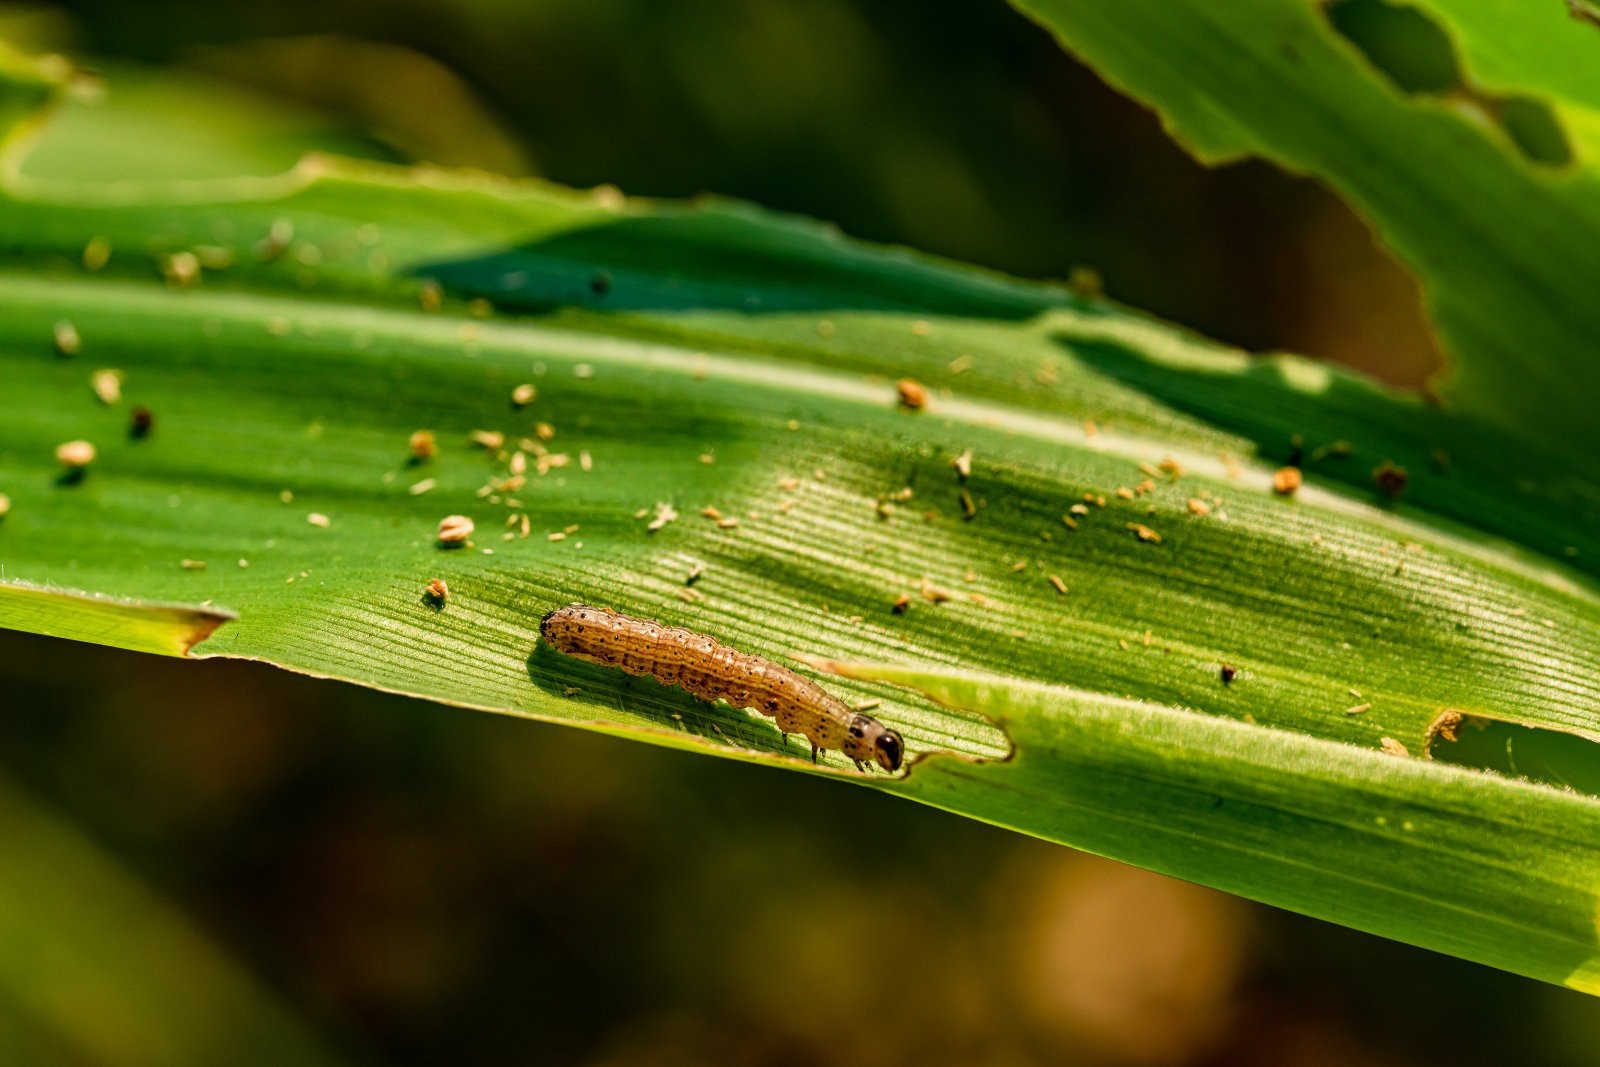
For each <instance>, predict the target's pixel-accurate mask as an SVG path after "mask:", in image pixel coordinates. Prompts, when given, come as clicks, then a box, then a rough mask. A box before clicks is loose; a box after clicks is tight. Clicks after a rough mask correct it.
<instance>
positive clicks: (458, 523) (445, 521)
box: [437, 515, 474, 548]
mask: <svg viewBox="0 0 1600 1067" xmlns="http://www.w3.org/2000/svg"><path fill="white" fill-rule="evenodd" d="M473 529H474V527H473V525H472V520H471V519H469V518H467V517H466V516H465V515H446V516H445V517H444V518H442V519H440V520H439V532H438V535H437V536H438V539H439V544H441V545H443V546H445V547H447V548H456V547H459V546H461V545H464V544H466V543H467V538H469V537H471V536H472V531H473Z"/></svg>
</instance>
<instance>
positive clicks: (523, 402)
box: [511, 382, 539, 408]
mask: <svg viewBox="0 0 1600 1067" xmlns="http://www.w3.org/2000/svg"><path fill="white" fill-rule="evenodd" d="M538 395H539V390H538V389H536V388H534V386H533V384H532V383H531V382H523V383H522V384H521V385H519V386H517V387H516V388H515V389H513V390H511V403H512V404H514V405H516V406H517V407H519V408H525V407H527V406H528V405H529V404H531V403H533V398H534V397H536V396H538Z"/></svg>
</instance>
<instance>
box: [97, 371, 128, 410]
mask: <svg viewBox="0 0 1600 1067" xmlns="http://www.w3.org/2000/svg"><path fill="white" fill-rule="evenodd" d="M89 388H90V389H92V390H94V395H95V397H96V398H97V399H98V400H99V401H100V403H102V404H104V405H105V406H106V407H112V406H113V405H116V404H120V403H122V372H121V371H119V370H112V369H110V368H105V369H102V370H97V371H95V372H94V373H93V374H91V375H89Z"/></svg>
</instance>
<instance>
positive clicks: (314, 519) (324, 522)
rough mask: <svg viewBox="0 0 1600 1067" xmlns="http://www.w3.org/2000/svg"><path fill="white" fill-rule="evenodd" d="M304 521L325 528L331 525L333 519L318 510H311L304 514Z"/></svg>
mask: <svg viewBox="0 0 1600 1067" xmlns="http://www.w3.org/2000/svg"><path fill="white" fill-rule="evenodd" d="M306 521H307V522H309V523H310V524H311V525H313V526H316V527H319V528H321V529H324V530H326V529H327V528H328V527H330V526H332V525H333V520H332V519H330V518H328V516H326V515H324V514H323V513H322V512H320V511H313V512H311V513H310V514H308V515H307V516H306Z"/></svg>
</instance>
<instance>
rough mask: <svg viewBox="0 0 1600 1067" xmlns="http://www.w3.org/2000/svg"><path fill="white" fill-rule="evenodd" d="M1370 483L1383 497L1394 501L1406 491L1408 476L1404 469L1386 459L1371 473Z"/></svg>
mask: <svg viewBox="0 0 1600 1067" xmlns="http://www.w3.org/2000/svg"><path fill="white" fill-rule="evenodd" d="M1372 481H1373V484H1375V485H1376V486H1377V487H1378V490H1379V491H1380V492H1382V493H1383V495H1384V496H1386V497H1388V498H1389V499H1390V500H1396V499H1398V498H1399V496H1400V494H1401V493H1403V492H1405V491H1406V482H1407V481H1409V476H1408V475H1407V474H1406V469H1405V468H1404V467H1402V466H1400V465H1398V464H1396V463H1393V462H1391V461H1389V460H1387V459H1386V460H1384V461H1383V462H1382V463H1381V464H1379V465H1378V468H1377V469H1376V470H1374V471H1373V472H1372Z"/></svg>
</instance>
